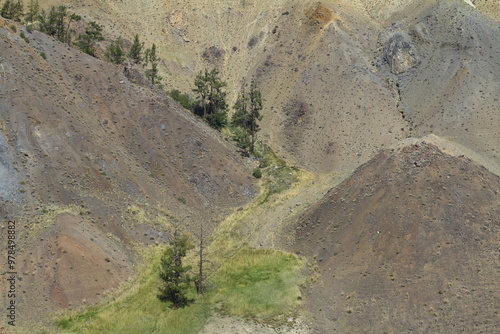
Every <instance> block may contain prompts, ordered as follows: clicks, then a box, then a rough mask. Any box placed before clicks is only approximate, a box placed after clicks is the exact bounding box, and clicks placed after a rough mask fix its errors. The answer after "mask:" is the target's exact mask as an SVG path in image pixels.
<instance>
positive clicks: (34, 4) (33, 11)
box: [26, 0, 40, 23]
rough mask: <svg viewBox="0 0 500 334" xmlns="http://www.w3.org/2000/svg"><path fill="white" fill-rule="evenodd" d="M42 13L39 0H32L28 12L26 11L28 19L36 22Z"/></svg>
mask: <svg viewBox="0 0 500 334" xmlns="http://www.w3.org/2000/svg"><path fill="white" fill-rule="evenodd" d="M39 13H40V6H39V5H38V0H30V2H29V4H28V12H27V13H26V21H27V22H30V23H31V22H34V21H36V20H37V19H38V15H39Z"/></svg>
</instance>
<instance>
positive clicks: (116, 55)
mask: <svg viewBox="0 0 500 334" xmlns="http://www.w3.org/2000/svg"><path fill="white" fill-rule="evenodd" d="M122 44H123V43H122V38H121V37H118V39H117V40H116V41H114V42H113V43H111V45H110V46H108V47H107V48H106V52H105V53H104V56H105V57H106V58H107V59H108V60H109V61H110V62H112V63H115V64H121V63H123V62H124V61H125V51H124V50H123V46H122Z"/></svg>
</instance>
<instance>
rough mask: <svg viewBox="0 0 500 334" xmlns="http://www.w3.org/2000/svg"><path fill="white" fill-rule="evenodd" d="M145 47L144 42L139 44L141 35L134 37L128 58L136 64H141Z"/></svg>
mask: <svg viewBox="0 0 500 334" xmlns="http://www.w3.org/2000/svg"><path fill="white" fill-rule="evenodd" d="M143 47H144V42H142V43H141V42H139V34H136V35H135V37H134V43H132V46H131V47H130V51H129V53H128V57H129V58H130V59H131V60H132V61H133V62H134V63H135V64H140V63H141V61H142V48H143Z"/></svg>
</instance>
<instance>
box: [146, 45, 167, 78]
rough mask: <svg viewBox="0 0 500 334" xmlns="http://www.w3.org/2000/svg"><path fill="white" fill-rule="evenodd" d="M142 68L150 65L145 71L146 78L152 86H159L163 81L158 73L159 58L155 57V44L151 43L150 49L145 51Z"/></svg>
mask: <svg viewBox="0 0 500 334" xmlns="http://www.w3.org/2000/svg"><path fill="white" fill-rule="evenodd" d="M144 62H145V64H144V66H148V64H150V65H151V67H150V68H148V69H147V70H146V73H145V74H146V77H147V78H148V79H149V80H150V81H151V83H152V84H153V85H157V86H161V80H162V79H163V78H162V77H161V76H160V75H159V74H158V73H159V70H158V63H159V62H160V58H158V56H157V55H156V44H154V43H153V46H152V47H151V49H147V50H146V52H145V53H144Z"/></svg>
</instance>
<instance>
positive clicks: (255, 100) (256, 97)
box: [249, 80, 262, 153]
mask: <svg viewBox="0 0 500 334" xmlns="http://www.w3.org/2000/svg"><path fill="white" fill-rule="evenodd" d="M249 95H250V96H249V100H250V108H249V121H250V135H251V136H252V145H251V150H252V153H254V152H255V138H256V136H257V131H259V130H260V127H259V124H257V121H261V120H262V115H261V114H260V111H261V110H262V95H261V93H260V91H259V90H258V89H257V83H256V82H255V80H252V83H251V84H250V94H249Z"/></svg>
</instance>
